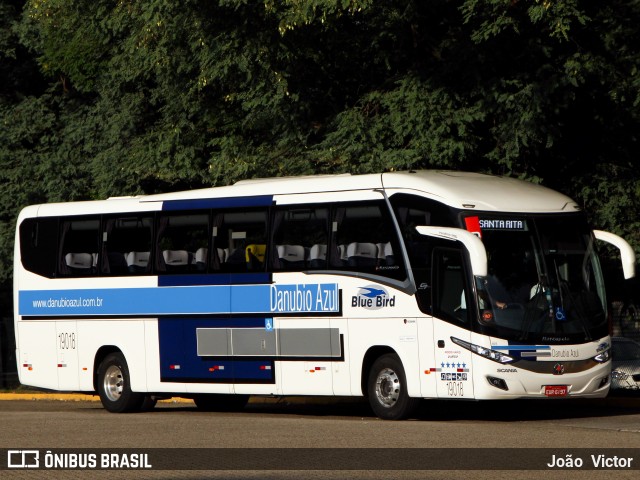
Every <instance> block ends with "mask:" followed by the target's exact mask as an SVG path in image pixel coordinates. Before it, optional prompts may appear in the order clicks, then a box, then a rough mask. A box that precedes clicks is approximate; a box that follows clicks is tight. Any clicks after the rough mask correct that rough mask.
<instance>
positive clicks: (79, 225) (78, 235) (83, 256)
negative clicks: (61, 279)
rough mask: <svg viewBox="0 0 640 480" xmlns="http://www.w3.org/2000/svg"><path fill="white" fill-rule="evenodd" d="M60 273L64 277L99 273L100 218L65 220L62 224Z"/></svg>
mask: <svg viewBox="0 0 640 480" xmlns="http://www.w3.org/2000/svg"><path fill="white" fill-rule="evenodd" d="M60 228H61V237H62V238H61V242H60V245H61V249H60V257H59V271H60V273H61V274H62V275H71V276H85V275H94V274H96V273H97V271H98V257H99V255H98V252H99V251H100V218H95V217H94V218H78V219H73V220H71V219H68V220H64V221H63V222H62V224H61V227H60Z"/></svg>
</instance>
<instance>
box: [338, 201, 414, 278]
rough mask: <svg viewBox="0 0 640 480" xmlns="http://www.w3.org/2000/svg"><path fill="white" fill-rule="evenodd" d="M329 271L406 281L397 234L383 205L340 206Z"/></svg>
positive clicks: (369, 203) (378, 203)
mask: <svg viewBox="0 0 640 480" xmlns="http://www.w3.org/2000/svg"><path fill="white" fill-rule="evenodd" d="M332 237H333V245H334V247H333V249H332V250H331V251H330V252H329V264H330V268H338V269H342V270H353V271H356V272H366V273H371V274H374V275H382V276H385V277H390V278H394V279H397V280H402V279H404V278H405V277H406V272H405V269H404V262H403V261H402V255H401V249H400V243H399V237H398V232H397V230H396V228H395V224H394V222H393V221H392V219H391V215H390V213H389V211H388V209H387V207H386V204H385V203H384V202H382V201H376V202H368V203H364V202H363V203H357V204H351V205H346V206H339V207H337V208H336V209H335V211H334V216H333V221H332Z"/></svg>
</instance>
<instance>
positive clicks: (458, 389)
mask: <svg viewBox="0 0 640 480" xmlns="http://www.w3.org/2000/svg"><path fill="white" fill-rule="evenodd" d="M463 386H464V384H463V382H447V395H449V396H450V397H462V396H464V391H463Z"/></svg>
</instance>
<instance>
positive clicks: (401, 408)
mask: <svg viewBox="0 0 640 480" xmlns="http://www.w3.org/2000/svg"><path fill="white" fill-rule="evenodd" d="M367 393H368V396H369V404H370V405H371V408H372V409H373V412H374V413H375V414H376V415H377V416H378V417H380V418H382V419H383V420H401V419H403V418H407V417H408V416H409V415H411V413H412V412H413V411H414V410H415V409H416V407H417V406H418V403H419V402H420V399H418V398H411V397H409V393H408V392H407V380H406V376H405V374H404V368H403V367H402V362H401V361H400V358H399V357H398V356H397V355H395V354H392V353H390V354H386V355H382V356H381V357H380V358H378V359H377V360H376V361H375V362H373V366H372V367H371V370H369V380H368V383H367Z"/></svg>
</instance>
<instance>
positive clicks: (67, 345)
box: [58, 332, 76, 350]
mask: <svg viewBox="0 0 640 480" xmlns="http://www.w3.org/2000/svg"><path fill="white" fill-rule="evenodd" d="M58 348H60V350H75V349H76V334H75V333H73V332H71V333H59V334H58Z"/></svg>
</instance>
